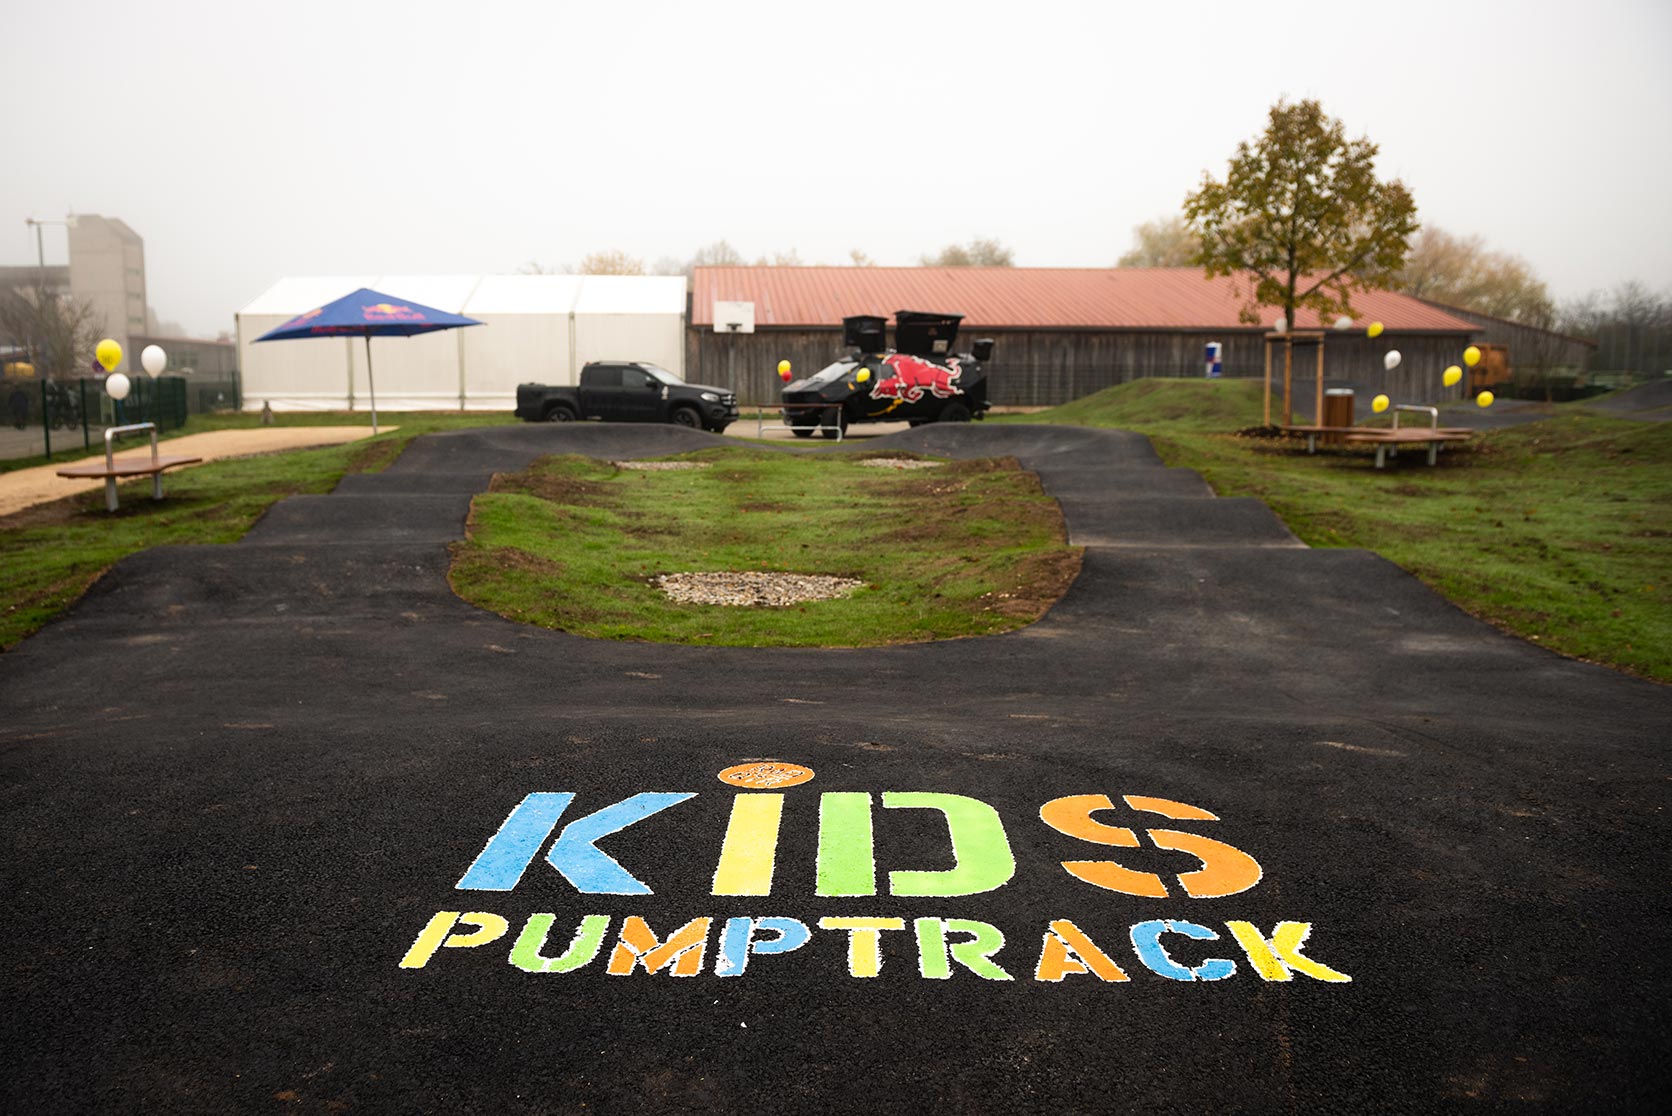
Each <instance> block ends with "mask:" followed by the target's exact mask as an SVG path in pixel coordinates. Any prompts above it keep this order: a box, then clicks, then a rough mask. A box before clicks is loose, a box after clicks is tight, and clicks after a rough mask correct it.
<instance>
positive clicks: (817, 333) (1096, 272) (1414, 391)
mask: <svg viewBox="0 0 1672 1116" xmlns="http://www.w3.org/2000/svg"><path fill="white" fill-rule="evenodd" d="M1249 289H1250V285H1249V283H1248V282H1247V281H1246V280H1245V279H1241V280H1239V279H1238V278H1221V279H1208V278H1206V277H1205V276H1204V275H1203V274H1202V272H1201V271H1200V270H1199V269H1196V268H1010V267H985V268H958V267H699V268H697V269H696V272H695V276H694V279H693V289H692V295H691V312H690V318H689V332H688V336H687V343H686V362H685V367H686V376H687V377H688V378H689V379H690V380H692V381H693V382H698V383H710V384H721V385H725V386H727V387H730V388H733V389H734V390H736V391H738V392H739V395H740V396H741V397H742V398H744V399H745V400H749V401H756V400H771V399H773V398H774V397H775V396H776V394H777V387H778V381H777V377H776V374H775V372H774V369H775V368H776V367H777V364H778V362H779V361H780V360H784V359H787V360H790V361H791V362H792V363H793V364H794V366H795V368H796V370H797V372H798V373H809V372H812V371H815V370H817V369H818V368H822V367H823V366H824V365H826V364H828V363H830V362H831V361H833V360H836V359H838V358H840V357H842V356H844V355H845V351H844V350H843V348H842V344H841V340H842V336H841V323H842V319H843V318H844V317H847V316H850V315H854V314H878V315H884V316H887V317H890V318H892V317H893V315H894V313H895V311H897V310H926V311H939V312H945V313H953V314H962V315H964V323H963V332H962V333H961V334H960V337H959V346H960V347H961V348H964V349H967V348H968V346H969V343H970V342H971V341H973V340H974V339H975V338H976V337H977V336H981V337H992V338H993V339H994V340H995V341H996V342H997V346H996V351H995V355H994V358H993V361H992V363H991V364H990V365H989V368H990V369H991V372H990V376H991V378H990V380H989V385H990V388H989V390H990V391H991V392H992V398H993V400H994V401H995V402H996V403H1000V404H1013V405H1052V404H1056V403H1063V402H1067V401H1068V400H1071V399H1076V398H1079V397H1080V396H1083V395H1089V394H1091V393H1092V392H1094V391H1099V390H1101V389H1103V388H1106V387H1109V386H1111V385H1113V384H1117V383H1122V382H1125V381H1127V380H1132V379H1137V378H1140V377H1144V376H1200V375H1202V374H1203V368H1204V353H1205V350H1206V346H1207V344H1208V343H1209V342H1215V341H1216V342H1219V343H1220V344H1221V345H1222V346H1223V362H1224V368H1225V374H1226V375H1228V376H1259V375H1262V374H1263V371H1264V359H1265V358H1264V344H1263V338H1264V335H1265V334H1266V332H1267V331H1268V330H1269V329H1270V328H1271V326H1272V324H1273V323H1274V322H1275V321H1276V320H1277V318H1278V317H1279V315H1278V313H1277V311H1275V310H1274V309H1272V308H1270V307H1264V308H1262V310H1261V320H1260V321H1259V322H1256V323H1249V322H1246V321H1243V320H1242V318H1241V311H1242V309H1243V306H1244V304H1245V302H1246V300H1247V297H1248V292H1249ZM716 302H733V303H736V302H744V303H751V304H752V305H753V310H754V332H753V333H731V332H728V331H727V330H726V329H725V328H724V326H725V323H720V325H721V328H720V329H719V330H716V322H715V317H714V306H715V303H716ZM1373 321H1379V322H1381V323H1382V325H1383V329H1384V332H1383V334H1382V335H1381V336H1380V337H1379V338H1376V339H1374V340H1372V339H1370V338H1368V337H1366V336H1365V332H1364V329H1365V326H1367V325H1368V324H1369V323H1370V322H1373ZM1295 324H1296V328H1297V330H1317V329H1325V330H1326V338H1325V375H1326V377H1327V378H1328V379H1329V380H1330V381H1332V382H1337V383H1352V384H1354V385H1357V386H1360V387H1362V388H1365V389H1367V390H1372V389H1373V390H1376V391H1388V392H1389V393H1390V394H1395V395H1397V396H1399V397H1401V398H1418V397H1422V398H1443V397H1455V396H1456V395H1457V394H1458V391H1459V389H1443V388H1442V387H1441V385H1440V375H1441V373H1442V372H1443V371H1444V369H1445V367H1446V366H1447V365H1450V364H1456V363H1458V362H1460V361H1461V359H1462V352H1463V349H1464V348H1465V347H1467V346H1468V345H1469V343H1470V341H1471V339H1472V338H1473V337H1474V336H1475V334H1476V333H1477V332H1478V331H1479V329H1480V327H1479V326H1478V325H1476V324H1474V323H1471V322H1468V321H1465V320H1463V319H1462V318H1461V317H1458V316H1456V315H1454V314H1451V313H1448V312H1447V311H1446V310H1444V309H1441V308H1439V307H1436V306H1433V305H1431V304H1429V303H1425V302H1423V301H1421V300H1420V299H1416V298H1412V297H1410V296H1408V295H1402V294H1398V293H1395V292H1392V291H1363V292H1360V293H1358V294H1356V295H1354V296H1353V321H1352V324H1351V325H1350V327H1349V328H1347V329H1343V330H1339V331H1337V330H1335V329H1333V328H1331V327H1333V326H1334V324H1335V323H1334V322H1327V323H1325V322H1320V321H1318V318H1317V316H1316V315H1315V314H1313V313H1312V312H1310V311H1305V312H1302V313H1301V314H1300V316H1299V318H1298V320H1297V321H1296V323H1295ZM1389 349H1399V350H1400V352H1401V354H1402V356H1403V358H1404V359H1403V360H1402V362H1401V364H1400V367H1399V368H1398V369H1396V370H1394V371H1393V372H1389V371H1388V370H1387V369H1386V368H1385V367H1384V364H1383V357H1384V355H1385V354H1386V352H1387V351H1388V350H1389ZM1312 361H1313V357H1312V355H1311V353H1310V352H1309V353H1308V354H1307V356H1306V358H1305V364H1304V368H1302V366H1301V364H1300V363H1298V358H1297V368H1296V375H1297V376H1302V377H1303V378H1304V380H1305V381H1307V382H1309V381H1310V378H1311V376H1312V374H1313V367H1314V365H1313V363H1312Z"/></svg>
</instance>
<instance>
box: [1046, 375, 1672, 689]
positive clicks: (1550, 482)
mask: <svg viewBox="0 0 1672 1116" xmlns="http://www.w3.org/2000/svg"><path fill="white" fill-rule="evenodd" d="M1260 387H1261V386H1260V383H1259V382H1258V381H1252V380H1218V381H1211V380H1164V379H1151V380H1136V381H1133V382H1131V383H1126V384H1121V385H1119V386H1118V387H1113V388H1109V389H1108V390H1106V391H1101V392H1098V393H1097V394H1096V395H1091V396H1087V397H1086V398H1084V399H1080V400H1076V401H1075V402H1073V403H1070V404H1066V405H1064V406H1061V407H1057V408H1054V409H1052V410H1049V411H1044V412H1041V413H1038V414H1034V415H1029V416H1027V418H1026V420H1024V421H1031V422H1052V423H1077V424H1082V425H1091V426H1117V427H1121V428H1123V429H1127V430H1136V431H1139V432H1141V433H1145V434H1149V435H1150V436H1151V440H1152V441H1153V442H1154V443H1155V447H1156V450H1157V452H1158V453H1160V455H1161V459H1162V460H1163V461H1164V462H1165V463H1166V464H1168V465H1178V466H1185V467H1187V468H1191V469H1195V470H1196V471H1198V472H1199V473H1201V474H1202V476H1203V478H1204V479H1206V480H1207V482H1208V483H1209V484H1210V485H1212V486H1213V488H1214V490H1215V491H1216V492H1218V493H1219V494H1220V495H1221V496H1253V497H1257V498H1258V499H1261V500H1264V501H1265V502H1266V503H1267V504H1268V505H1269V506H1270V507H1271V509H1272V510H1273V511H1275V512H1276V513H1277V514H1278V515H1279V516H1280V517H1281V518H1282V519H1283V521H1284V522H1285V523H1286V524H1288V526H1289V529H1290V530H1292V531H1293V532H1294V533H1295V534H1296V535H1297V536H1298V537H1299V538H1300V539H1301V540H1302V541H1303V542H1305V543H1307V544H1308V545H1311V546H1352V547H1363V548H1365V549H1368V550H1374V551H1375V552H1376V553H1378V554H1380V555H1382V556H1383V557H1384V558H1387V559H1389V560H1390V561H1393V562H1396V563H1398V564H1399V565H1400V566H1402V567H1404V568H1405V569H1407V570H1409V571H1410V572H1411V573H1413V574H1415V575H1416V576H1417V577H1418V578H1420V579H1421V580H1422V581H1423V582H1425V583H1426V584H1427V585H1428V586H1429V587H1430V588H1432V589H1434V590H1435V591H1437V592H1439V593H1441V594H1442V595H1444V596H1445V597H1446V598H1448V599H1449V600H1451V601H1452V602H1453V603H1455V604H1457V605H1458V606H1460V607H1462V608H1463V609H1465V610H1466V611H1468V612H1470V613H1472V614H1473V615H1475V616H1478V617H1480V618H1481V619H1484V620H1487V621H1489V622H1490V623H1493V624H1495V625H1497V626H1499V627H1501V628H1503V629H1504V630H1506V631H1509V632H1513V633H1515V634H1517V635H1520V636H1522V637H1523V638H1526V639H1528V640H1531V641H1534V642H1537V643H1539V644H1540V645H1542V646H1544V647H1549V648H1552V649H1553V650H1556V651H1560V652H1561V653H1563V654H1566V655H1572V656H1574V657H1576V658H1582V659H1588V660H1591V661H1593V662H1600V663H1604V664H1607V665H1609V666H1613V667H1618V668H1620V669H1623V670H1628V671H1631V672H1633V673H1636V674H1641V675H1643V676H1645V677H1648V678H1655V679H1659V680H1661V681H1672V562H1669V560H1668V553H1669V551H1668V538H1669V536H1672V423H1642V422H1633V421H1630V420H1627V419H1618V418H1609V417H1606V416H1603V415H1600V414H1597V413H1595V412H1593V411H1590V410H1588V409H1586V408H1585V407H1583V406H1581V405H1578V404H1559V405H1553V406H1551V407H1550V408H1549V410H1550V413H1551V417H1549V418H1546V419H1543V420H1542V421H1539V422H1533V423H1528V424H1526V425H1524V426H1517V427H1511V428H1508V429H1503V430H1496V431H1489V432H1485V433H1483V434H1482V435H1481V436H1480V437H1478V438H1477V439H1476V440H1475V441H1474V442H1473V443H1471V444H1470V445H1468V446H1465V447H1461V448H1451V449H1447V450H1446V451H1445V452H1444V453H1443V454H1441V455H1440V459H1439V464H1438V465H1437V466H1436V467H1434V468H1429V467H1427V466H1426V465H1422V464H1415V463H1406V459H1405V458H1404V457H1402V458H1401V464H1400V465H1399V466H1398V467H1397V468H1393V469H1387V470H1376V469H1374V468H1372V467H1371V466H1370V464H1369V462H1368V461H1367V460H1366V458H1367V456H1368V454H1369V451H1368V450H1365V449H1347V448H1340V449H1333V450H1332V449H1328V448H1326V449H1325V450H1324V452H1321V453H1319V454H1318V455H1316V456H1308V455H1307V454H1305V453H1304V452H1302V451H1301V443H1299V442H1293V441H1291V442H1282V441H1272V440H1266V439H1258V438H1239V437H1234V436H1233V435H1232V433H1231V432H1232V431H1235V430H1238V429H1242V428H1245V427H1248V426H1252V425H1255V424H1257V423H1258V422H1259V421H1260ZM1421 460H1422V455H1421V453H1420V452H1419V453H1415V454H1412V455H1411V461H1412V462H1420V461H1421Z"/></svg>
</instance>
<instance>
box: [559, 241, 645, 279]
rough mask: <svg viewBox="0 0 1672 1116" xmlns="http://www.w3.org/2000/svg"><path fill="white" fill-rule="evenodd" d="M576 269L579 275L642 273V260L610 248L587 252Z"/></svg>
mask: <svg viewBox="0 0 1672 1116" xmlns="http://www.w3.org/2000/svg"><path fill="white" fill-rule="evenodd" d="M576 271H577V272H578V273H579V274H581V275H643V274H644V261H643V260H640V259H636V258H634V257H632V256H629V255H628V254H627V253H626V252H623V251H622V250H621V249H619V248H611V249H609V250H607V251H603V252H590V253H588V254H587V255H586V257H585V258H584V259H582V260H581V262H580V266H579V267H578V268H576Z"/></svg>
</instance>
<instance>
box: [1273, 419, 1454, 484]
mask: <svg viewBox="0 0 1672 1116" xmlns="http://www.w3.org/2000/svg"><path fill="white" fill-rule="evenodd" d="M1402 411H1404V412H1411V411H1415V412H1419V413H1422V414H1426V415H1428V416H1429V424H1428V425H1427V426H1426V427H1421V426H1418V427H1412V426H1406V427H1401V426H1400V425H1399V415H1400V412H1402ZM1278 430H1280V431H1281V432H1282V433H1283V434H1284V435H1285V436H1286V437H1292V438H1293V437H1304V438H1305V439H1306V452H1307V453H1316V452H1317V451H1318V439H1319V438H1320V437H1325V438H1328V439H1329V440H1331V441H1340V442H1349V443H1353V444H1355V445H1373V446H1375V447H1376V468H1378V469H1381V468H1384V467H1385V466H1386V465H1387V458H1388V457H1389V456H1390V455H1395V456H1397V455H1398V453H1399V447H1400V446H1402V445H1426V446H1427V447H1428V463H1429V464H1430V465H1433V464H1435V463H1436V461H1437V460H1438V457H1439V452H1440V447H1441V446H1443V445H1445V444H1447V443H1449V442H1466V441H1468V440H1469V439H1470V438H1473V437H1474V436H1475V431H1473V430H1468V429H1464V428H1462V427H1443V426H1441V425H1440V411H1439V409H1438V408H1437V407H1423V406H1417V405H1415V404H1410V403H1401V404H1399V405H1398V406H1396V407H1395V408H1394V410H1393V425H1392V426H1391V427H1375V426H1303V425H1290V426H1280V427H1278Z"/></svg>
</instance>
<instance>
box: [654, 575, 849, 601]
mask: <svg viewBox="0 0 1672 1116" xmlns="http://www.w3.org/2000/svg"><path fill="white" fill-rule="evenodd" d="M656 584H657V585H659V586H661V588H662V592H664V593H666V594H667V595H668V597H669V598H670V599H672V600H675V601H678V602H679V603H681V604H711V605H766V606H769V607H772V606H782V605H793V604H801V603H803V602H805V601H828V600H830V599H831V598H833V597H845V596H847V595H848V594H849V593H851V592H853V590H855V589H857V588H859V587H860V586H861V585H863V584H865V583H864V582H863V581H860V580H858V579H857V578H852V577H826V576H823V575H819V574H787V573H756V572H749V571H739V572H730V571H725V570H722V571H720V572H718V573H676V574H663V575H661V576H660V577H658V578H656Z"/></svg>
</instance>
